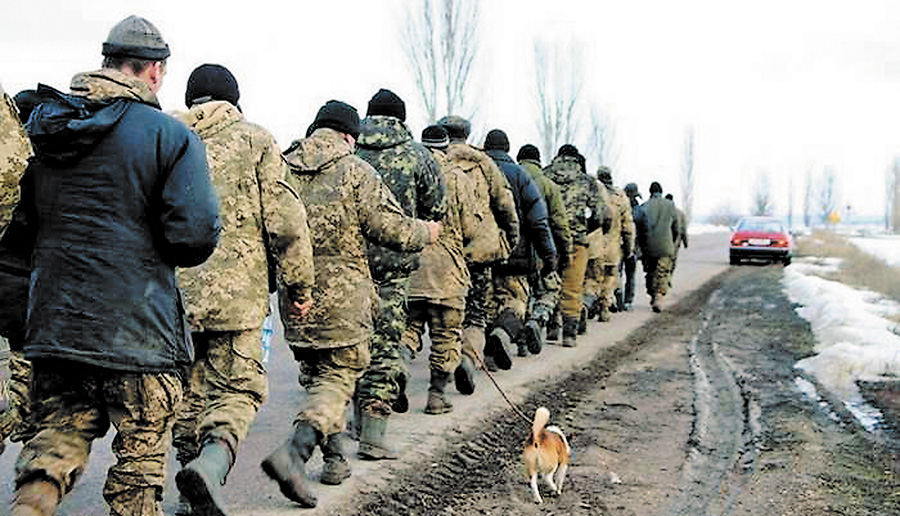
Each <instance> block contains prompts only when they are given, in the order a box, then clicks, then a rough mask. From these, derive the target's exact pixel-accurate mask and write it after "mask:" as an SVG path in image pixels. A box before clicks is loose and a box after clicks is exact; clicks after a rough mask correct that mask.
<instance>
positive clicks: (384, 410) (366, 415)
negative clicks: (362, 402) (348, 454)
mask: <svg viewBox="0 0 900 516" xmlns="http://www.w3.org/2000/svg"><path fill="white" fill-rule="evenodd" d="M390 417H391V411H390V409H389V408H388V407H387V406H386V405H385V404H384V402H383V401H377V400H375V401H371V402H369V403H368V404H367V405H366V407H365V408H363V409H362V411H361V413H360V425H361V426H360V434H359V449H358V450H357V451H356V455H357V456H358V457H359V458H360V459H363V460H389V459H396V458H397V455H396V454H394V452H392V451H391V449H390V447H389V446H388V444H387V443H385V442H384V436H385V433H386V431H387V424H388V418H390Z"/></svg>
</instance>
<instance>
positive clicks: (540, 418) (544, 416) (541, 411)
mask: <svg viewBox="0 0 900 516" xmlns="http://www.w3.org/2000/svg"><path fill="white" fill-rule="evenodd" d="M549 422H550V411H549V410H547V409H546V408H544V407H539V408H538V409H537V410H535V411H534V422H533V423H531V438H532V441H533V442H534V443H535V444H537V443H538V436H539V435H541V431H543V430H544V427H546V426H547V423H549Z"/></svg>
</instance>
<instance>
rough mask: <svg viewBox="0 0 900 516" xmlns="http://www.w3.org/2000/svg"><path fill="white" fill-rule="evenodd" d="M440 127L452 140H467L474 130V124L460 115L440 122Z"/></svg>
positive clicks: (446, 117)
mask: <svg viewBox="0 0 900 516" xmlns="http://www.w3.org/2000/svg"><path fill="white" fill-rule="evenodd" d="M438 125H439V126H441V127H443V128H444V130H446V131H447V136H449V137H450V139H451V140H465V139H466V138H468V137H469V132H470V131H471V130H472V124H470V123H469V121H468V120H466V119H465V118H463V117H461V116H458V115H447V116H445V117H444V118H442V119H440V120H438Z"/></svg>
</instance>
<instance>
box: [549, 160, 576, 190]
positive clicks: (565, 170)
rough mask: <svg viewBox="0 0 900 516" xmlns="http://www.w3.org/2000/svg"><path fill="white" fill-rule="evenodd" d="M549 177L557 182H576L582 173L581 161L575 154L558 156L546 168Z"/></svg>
mask: <svg viewBox="0 0 900 516" xmlns="http://www.w3.org/2000/svg"><path fill="white" fill-rule="evenodd" d="M544 172H545V173H546V175H547V177H549V178H550V180H552V181H553V182H554V183H556V184H558V185H559V184H570V183H574V182H575V180H576V179H577V178H578V176H579V175H581V174H582V171H581V163H580V162H579V161H578V158H575V157H574V156H557V157H555V158H553V161H551V162H550V165H549V166H547V168H546V169H544Z"/></svg>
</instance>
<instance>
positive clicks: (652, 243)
mask: <svg viewBox="0 0 900 516" xmlns="http://www.w3.org/2000/svg"><path fill="white" fill-rule="evenodd" d="M634 226H635V231H636V234H637V240H638V245H639V246H640V247H641V254H642V255H643V256H649V257H651V258H661V257H664V256H675V242H677V241H678V239H679V238H680V237H679V231H678V230H679V224H678V212H676V211H675V205H674V204H673V203H672V201H670V200H668V199H665V198H663V196H662V195H660V194H659V193H654V194H652V195H651V196H650V198H649V199H647V202H645V203H644V204H641V209H640V211H639V212H638V215H637V218H635V220H634Z"/></svg>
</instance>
